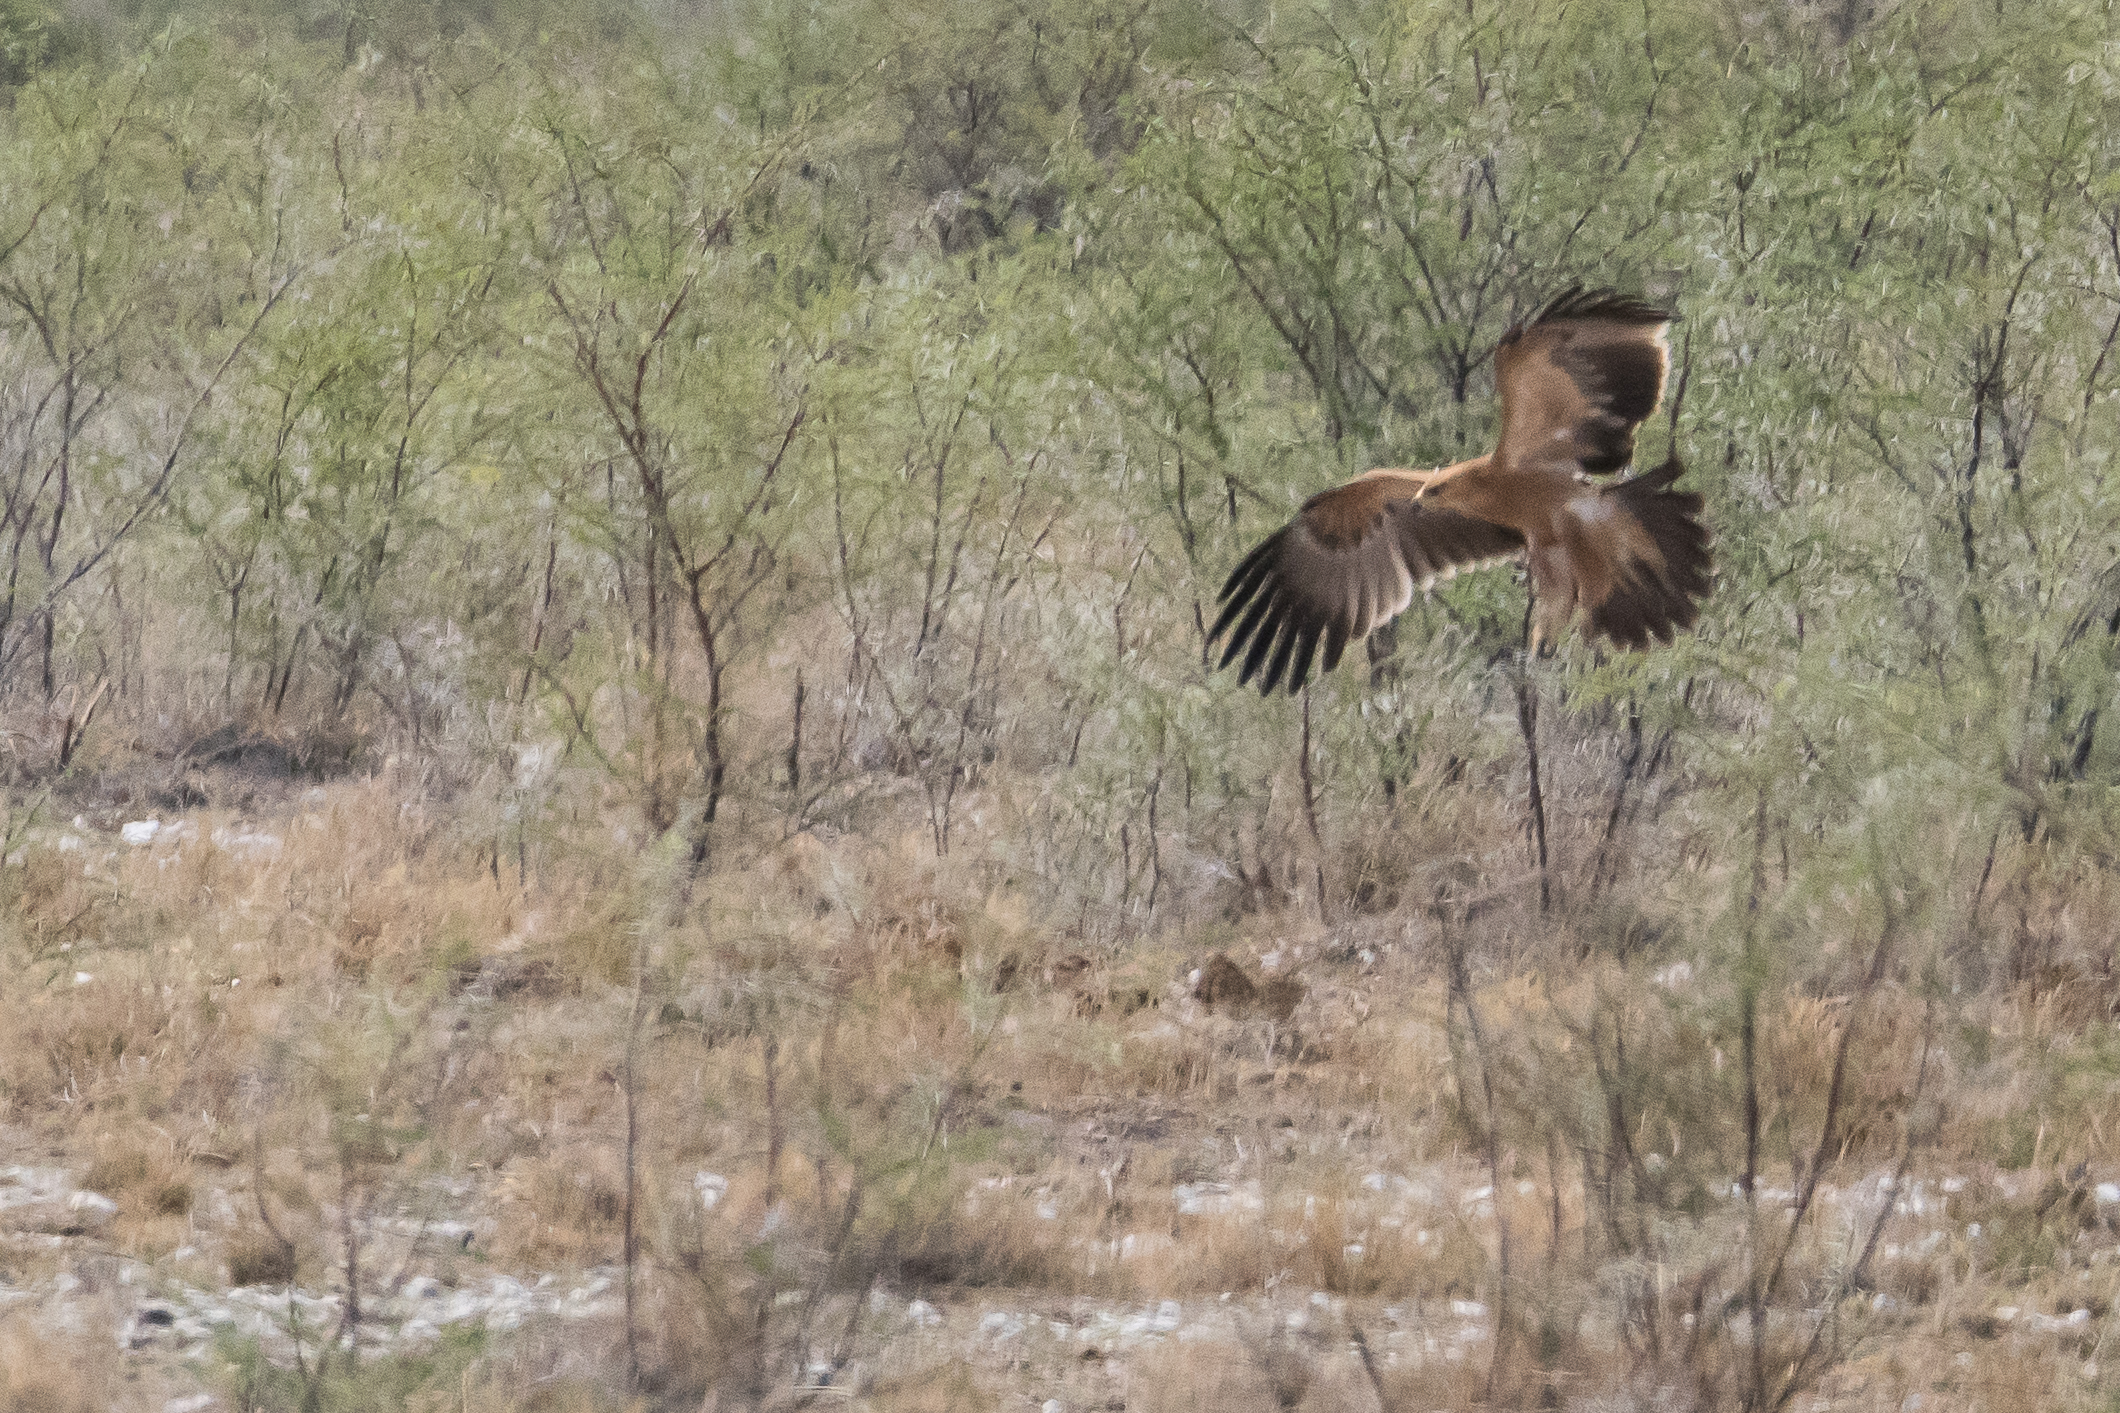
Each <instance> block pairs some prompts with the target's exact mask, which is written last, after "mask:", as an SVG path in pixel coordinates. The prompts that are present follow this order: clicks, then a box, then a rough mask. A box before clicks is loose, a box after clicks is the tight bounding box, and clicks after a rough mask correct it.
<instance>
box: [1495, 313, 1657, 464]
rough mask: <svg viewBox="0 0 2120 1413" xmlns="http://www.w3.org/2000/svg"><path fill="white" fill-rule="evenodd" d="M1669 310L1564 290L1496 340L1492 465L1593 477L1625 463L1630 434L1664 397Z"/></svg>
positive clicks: (1630, 455) (1630, 445)
mask: <svg viewBox="0 0 2120 1413" xmlns="http://www.w3.org/2000/svg"><path fill="white" fill-rule="evenodd" d="M1674 317H1676V316H1674V315H1673V314H1672V313H1671V312H1670V311H1669V310H1665V309H1659V308H1657V307H1656V306H1654V305H1652V304H1647V303H1644V302H1643V301H1641V300H1639V299H1634V298H1631V297H1630V296H1627V295H1620V294H1614V293H1612V292H1611V291H1609V290H1592V291H1589V292H1587V293H1586V292H1584V291H1583V290H1581V289H1572V290H1569V291H1568V292H1567V293H1566V294H1563V295H1562V296H1561V297H1560V298H1558V299H1556V300H1553V301H1552V302H1551V303H1549V304H1547V305H1546V307H1545V308H1543V309H1541V310H1540V311H1539V312H1538V313H1537V314H1535V315H1533V316H1532V318H1531V319H1530V321H1529V322H1527V323H1524V324H1521V325H1518V326H1517V327H1516V328H1513V329H1511V330H1510V331H1509V332H1508V333H1506V334H1504V335H1502V341H1501V343H1500V345H1499V346H1497V347H1496V349H1495V351H1494V366H1495V384H1496V388H1497V390H1498V391H1499V392H1500V394H1501V398H1502V436H1501V443H1500V445H1499V446H1497V447H1496V448H1495V454H1494V456H1495V460H1496V461H1497V462H1500V463H1502V464H1505V465H1508V466H1511V467H1515V468H1517V469H1519V470H1526V471H1528V470H1531V469H1534V468H1545V467H1552V468H1554V469H1556V470H1562V471H1565V472H1566V473H1567V474H1570V475H1573V474H1575V473H1576V472H1578V471H1587V472H1591V473H1593V474H1598V475H1602V474H1605V473H1607V472H1612V471H1617V470H1619V469H1621V468H1622V467H1624V466H1625V465H1626V464H1627V463H1628V462H1629V461H1632V460H1633V459H1634V430H1635V428H1637V427H1639V426H1640V425H1641V424H1642V423H1643V422H1644V421H1646V420H1648V417H1649V415H1650V414H1651V413H1653V412H1655V411H1656V405H1657V403H1658V402H1660V401H1662V399H1663V395H1664V373H1665V371H1666V370H1667V369H1668V368H1669V367H1670V364H1671V350H1670V348H1669V347H1668V346H1667V345H1666V344H1665V342H1664V330H1665V328H1666V327H1667V326H1669V324H1670V323H1671V320H1672V319H1673V318H1674Z"/></svg>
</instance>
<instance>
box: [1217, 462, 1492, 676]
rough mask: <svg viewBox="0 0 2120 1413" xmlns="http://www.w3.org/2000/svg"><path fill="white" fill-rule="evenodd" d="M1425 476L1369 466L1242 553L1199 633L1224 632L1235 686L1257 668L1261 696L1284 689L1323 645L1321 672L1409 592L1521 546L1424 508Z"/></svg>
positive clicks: (1225, 659)
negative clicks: (1237, 664) (1235, 669)
mask: <svg viewBox="0 0 2120 1413" xmlns="http://www.w3.org/2000/svg"><path fill="white" fill-rule="evenodd" d="M1428 479H1429V478H1428V477H1425V476H1421V475H1418V474H1414V473H1409V472H1403V471H1372V472H1370V473H1369V474H1368V475H1366V476H1363V477H1361V478H1359V479H1358V480H1354V481H1349V482H1348V483H1347V484H1346V485H1343V486H1336V487H1334V488H1333V489H1332V490H1329V491H1326V492H1324V493H1323V494H1322V495H1318V496H1313V497H1312V498H1311V500H1310V502H1309V503H1308V504H1306V505H1305V506H1304V507H1303V510H1302V512H1301V513H1300V514H1299V515H1297V516H1296V518H1295V519H1293V520H1291V521H1289V522H1288V523H1287V524H1286V525H1284V526H1282V527H1281V528H1280V529H1279V530H1278V531H1276V532H1275V533H1274V534H1273V535H1272V536H1271V537H1269V538H1268V539H1267V540H1266V541H1265V543H1263V544H1261V545H1260V546H1259V547H1258V548H1257V549H1254V550H1253V551H1252V552H1251V553H1250V554H1248V555H1246V556H1245V557H1244V560H1243V562H1242V563H1241V564H1239V565H1238V566H1237V567H1236V568H1235V569H1234V570H1233V571H1231V573H1230V576H1229V580H1228V582H1227V583H1225V584H1224V585H1223V586H1222V611H1221V613H1220V614H1218V615H1217V616H1216V618H1215V625H1214V628H1213V629H1212V630H1211V631H1210V632H1209V633H1208V635H1207V640H1208V642H1209V643H1210V644H1212V643H1213V642H1214V641H1215V640H1216V639H1218V638H1220V637H1221V636H1222V634H1223V633H1224V632H1225V631H1228V632H1229V642H1228V644H1227V646H1225V647H1224V648H1223V650H1222V660H1221V664H1220V665H1221V666H1223V667H1227V666H1229V664H1230V663H1232V662H1234V661H1236V660H1237V658H1238V657H1239V655H1241V656H1242V657H1243V662H1244V665H1243V668H1242V670H1241V671H1240V672H1239V674H1238V678H1237V680H1238V681H1239V682H1249V681H1250V680H1251V679H1252V678H1253V677H1254V676H1256V677H1257V678H1258V679H1259V691H1260V692H1261V693H1262V694H1264V693H1270V692H1272V691H1273V689H1274V688H1275V687H1276V686H1278V685H1280V684H1281V682H1282V681H1283V680H1286V682H1287V684H1288V690H1289V691H1290V692H1294V691H1296V690H1298V689H1299V688H1301V687H1302V685H1303V684H1304V682H1305V681H1307V680H1308V679H1309V676H1310V664H1311V662H1312V660H1313V658H1315V657H1316V656H1317V652H1318V648H1319V646H1320V644H1321V643H1322V645H1323V647H1324V665H1323V670H1324V671H1326V672H1330V671H1331V670H1332V669H1333V668H1335V667H1337V666H1339V662H1340V654H1341V653H1342V652H1343V651H1344V650H1345V649H1346V647H1347V644H1348V643H1349V642H1351V641H1354V640H1357V639H1360V638H1361V637H1363V636H1364V635H1365V634H1367V633H1368V632H1369V630H1370V629H1372V628H1375V627H1376V626H1377V625H1379V624H1381V623H1385V622H1388V621H1389V620H1390V619H1392V618H1393V617H1395V616H1397V615H1398V614H1399V613H1400V612H1401V611H1402V610H1404V609H1405V607H1406V606H1407V605H1408V604H1410V603H1412V602H1413V595H1414V591H1415V590H1416V589H1425V588H1427V587H1428V586H1429V585H1430V584H1433V583H1434V582H1435V581H1436V580H1438V579H1447V578H1449V577H1450V576H1451V575H1453V574H1455V573H1457V572H1458V571H1459V570H1461V569H1470V568H1474V567H1476V566H1478V565H1482V564H1487V563H1491V562H1493V561H1495V560H1497V559H1507V558H1512V557H1514V556H1515V555H1517V554H1519V553H1520V552H1521V551H1522V550H1523V548H1524V537H1523V536H1522V535H1521V534H1519V533H1518V532H1517V531H1515V530H1512V529H1510V528H1509V527H1508V526H1506V525H1497V524H1493V523H1491V522H1489V521H1486V520H1480V519H1475V518H1474V517H1472V516H1469V515H1463V514H1459V513H1458V512H1456V511H1451V510H1444V509H1441V508H1440V507H1437V506H1435V505H1434V504H1432V503H1426V504H1424V503H1423V502H1422V501H1421V500H1420V499H1419V496H1420V492H1421V490H1422V488H1423V487H1424V486H1425V485H1426V484H1427V482H1428Z"/></svg>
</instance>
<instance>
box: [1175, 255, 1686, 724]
mask: <svg viewBox="0 0 2120 1413" xmlns="http://www.w3.org/2000/svg"><path fill="white" fill-rule="evenodd" d="M1675 317H1676V316H1675V315H1673V314H1671V313H1670V312H1669V311H1667V310H1663V309H1658V308H1656V307H1655V306H1653V305H1650V304H1645V303H1643V302H1642V301H1641V300H1638V299H1634V298H1630V297H1628V296H1626V295H1620V294H1614V293H1612V292H1610V291H1591V292H1587V293H1586V292H1584V291H1582V290H1579V289H1576V290H1570V291H1569V292H1568V293H1566V294H1564V295H1562V296H1561V297H1560V298H1558V299H1556V300H1554V301H1553V302H1551V303H1550V304H1548V305H1546V306H1545V308H1543V309H1541V310H1540V311H1539V312H1538V313H1537V314H1536V315H1535V316H1533V317H1532V318H1531V319H1530V320H1529V321H1528V322H1526V323H1523V324H1519V325H1517V326H1516V327H1515V328H1512V329H1511V330H1510V331H1509V332H1508V333H1506V334H1504V335H1503V336H1502V341H1501V345H1500V346H1499V347H1498V348H1496V349H1495V354H1494V366H1495V382H1496V385H1497V387H1498V390H1499V392H1500V394H1501V401H1502V431H1501V437H1500V438H1499V440H1498V441H1497V443H1496V445H1495V448H1494V450H1493V451H1491V452H1489V453H1487V454H1486V455H1485V456H1480V457H1475V458H1473V459H1472V460H1470V461H1461V462H1459V463H1458V464H1457V465H1455V466H1447V467H1444V468H1443V469H1442V470H1440V471H1397V470H1389V471H1371V472H1368V473H1367V474H1365V475H1362V476H1358V477H1356V478H1355V479H1354V480H1352V481H1349V482H1347V483H1346V484H1345V485H1341V486H1335V487H1334V488H1333V489H1331V490H1329V491H1325V492H1323V493H1322V494H1320V495H1315V496H1312V497H1311V498H1310V500H1309V501H1308V502H1307V503H1306V504H1305V505H1304V506H1303V509H1302V511H1301V512H1300V513H1299V514H1298V515H1297V516H1296V518H1295V519H1293V520H1291V521H1289V522H1288V523H1287V524H1286V525H1284V526H1282V527H1281V528H1280V529H1279V530H1277V531H1275V532H1274V534H1273V535H1272V536H1270V537H1269V538H1268V539H1267V540H1266V541H1265V543H1263V544H1261V545H1259V546H1258V547H1257V548H1256V549H1254V550H1253V551H1252V552H1251V553H1250V554H1248V555H1246V556H1245V557H1244V559H1243V561H1242V562H1241V563H1240V564H1238V565H1237V567H1236V569H1235V570H1234V571H1232V572H1231V574H1230V576H1229V580H1228V582H1227V583H1225V584H1224V585H1223V586H1222V611H1221V613H1220V614H1219V615H1218V616H1217V617H1216V619H1215V625H1214V628H1213V630H1212V631H1211V632H1209V633H1208V635H1207V637H1208V641H1209V642H1210V643H1212V642H1214V641H1215V640H1216V639H1218V638H1220V637H1221V636H1222V634H1223V633H1224V632H1225V631H1226V632H1228V633H1229V642H1228V644H1227V646H1226V647H1225V648H1224V649H1223V652H1222V660H1221V664H1220V665H1221V666H1223V667H1227V666H1229V665H1230V664H1231V663H1232V662H1235V661H1237V660H1238V658H1239V657H1240V656H1241V657H1242V659H1243V666H1242V669H1241V670H1240V672H1239V673H1238V680H1239V681H1240V682H1249V681H1250V680H1251V679H1252V678H1253V677H1257V678H1258V679H1259V690H1260V691H1261V692H1262V693H1265V692H1271V691H1273V689H1274V688H1275V687H1276V686H1278V685H1280V684H1281V683H1282V682H1284V681H1285V682H1286V683H1287V684H1288V690H1289V691H1291V692H1294V691H1296V690H1297V689H1298V688H1300V687H1301V686H1302V685H1303V684H1304V682H1305V681H1307V680H1308V679H1309V676H1310V665H1311V662H1312V660H1313V658H1315V657H1317V655H1318V653H1319V649H1320V648H1321V647H1322V649H1323V662H1324V669H1323V670H1325V671H1327V672H1330V671H1331V670H1332V669H1333V668H1334V667H1337V666H1338V665H1339V661H1340V654H1341V653H1342V652H1343V651H1345V649H1346V647H1347V644H1348V643H1350V642H1353V641H1356V640H1358V639H1360V638H1361V637H1363V636H1364V635H1365V634H1367V633H1368V632H1369V631H1370V630H1371V629H1372V628H1375V627H1377V626H1378V625H1380V624H1383V623H1386V622H1388V621H1390V620H1391V619H1392V618H1394V617H1396V616H1397V615H1398V614H1399V613H1400V612H1401V611H1403V610H1404V609H1405V608H1406V607H1407V605H1409V604H1411V603H1412V602H1413V594H1414V591H1415V590H1416V589H1426V588H1428V587H1429V586H1430V585H1431V584H1433V583H1435V581H1437V580H1438V579H1447V578H1449V577H1450V576H1451V575H1453V574H1456V573H1457V572H1458V571H1459V570H1462V569H1475V568H1479V567H1481V566H1483V565H1487V564H1492V563H1495V562H1497V561H1500V560H1510V559H1516V558H1519V557H1522V558H1524V559H1526V560H1527V561H1528V562H1529V564H1530V568H1531V583H1532V591H1533V593H1534V595H1535V596H1536V607H1535V609H1534V612H1533V615H1532V623H1531V635H1532V642H1533V645H1534V646H1536V647H1539V648H1544V647H1547V646H1550V645H1551V644H1552V643H1553V642H1554V641H1555V640H1556V639H1558V638H1559V636H1560V635H1561V634H1562V633H1564V632H1565V631H1567V628H1568V625H1569V624H1570V623H1571V622H1573V621H1574V619H1575V616H1576V611H1577V610H1578V609H1580V610H1582V612H1583V614H1584V616H1585V617H1586V619H1587V625H1586V630H1585V631H1587V632H1588V633H1589V634H1590V635H1592V636H1593V637H1594V636H1597V635H1600V634H1601V635H1603V636H1604V637H1607V638H1609V639H1611V640H1612V641H1613V642H1615V643H1617V644H1619V645H1620V646H1622V647H1628V648H1640V647H1646V646H1648V644H1649V641H1650V640H1651V639H1652V638H1653V639H1657V640H1660V641H1662V642H1669V641H1671V637H1672V635H1673V634H1674V633H1676V632H1677V631H1678V630H1680V629H1684V628H1691V627H1692V626H1693V624H1694V622H1695V621H1696V620H1697V619H1698V618H1699V616H1700V604H1699V600H1700V599H1701V598H1703V597H1705V596H1706V594H1707V592H1708V587H1709V582H1710V576H1711V574H1712V572H1713V569H1714V560H1713V559H1712V557H1711V556H1710V555H1709V553H1708V540H1709V535H1708V528H1707V526H1705V525H1703V524H1702V523H1701V520H1700V511H1701V498H1700V496H1699V495H1698V494H1697V493H1695V492H1693V491H1675V490H1672V489H1671V483H1672V482H1674V481H1676V480H1677V479H1678V478H1679V476H1680V475H1682V474H1684V471H1685V467H1684V466H1683V465H1681V464H1680V462H1679V460H1678V457H1677V455H1676V454H1675V453H1674V454H1673V455H1672V456H1671V457H1670V458H1669V459H1668V460H1666V461H1665V462H1664V464H1663V465H1662V466H1659V467H1658V468H1657V469H1656V470H1654V471H1651V472H1649V473H1648V474H1646V475H1642V476H1636V477H1634V478H1633V479H1631V480H1627V481H1622V482H1619V483H1617V484H1614V485H1605V486H1599V485H1597V484H1596V483H1594V482H1592V481H1591V480H1590V477H1591V476H1593V475H1605V474H1609V473H1611V472H1614V471H1619V470H1621V469H1623V468H1624V467H1625V466H1626V465H1627V464H1628V463H1629V462H1630V461H1632V460H1633V459H1634V431H1635V428H1637V427H1639V426H1640V425H1641V424H1642V422H1643V421H1645V420H1646V419H1647V418H1648V417H1649V415H1650V414H1651V413H1653V412H1655V411H1656V406H1657V403H1658V402H1659V401H1661V400H1662V398H1663V391H1664V374H1665V371H1666V369H1667V368H1668V367H1669V366H1670V361H1671V356H1670V350H1669V348H1668V347H1666V345H1665V343H1664V330H1665V328H1666V327H1667V326H1668V325H1669V324H1670V323H1671V321H1672V319H1673V318H1675Z"/></svg>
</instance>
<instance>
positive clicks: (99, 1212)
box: [66, 1189, 118, 1226]
mask: <svg viewBox="0 0 2120 1413" xmlns="http://www.w3.org/2000/svg"><path fill="white" fill-rule="evenodd" d="M66 1210H67V1211H69V1212H71V1213H73V1214H74V1215H75V1216H76V1217H78V1218H79V1219H80V1220H81V1221H82V1222H83V1223H84V1224H86V1225H89V1226H101V1225H103V1223H105V1222H107V1221H109V1220H110V1219H111V1218H112V1217H115V1216H117V1215H118V1204H117V1203H115V1202H113V1201H111V1200H110V1199H109V1198H108V1197H105V1196H104V1195H103V1194H102V1193H100V1192H89V1191H87V1190H86V1189H84V1190H82V1191H80V1192H76V1193H75V1194H74V1195H73V1196H71V1197H69V1198H67V1199H66Z"/></svg>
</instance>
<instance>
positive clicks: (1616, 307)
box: [1501, 285, 1678, 344]
mask: <svg viewBox="0 0 2120 1413" xmlns="http://www.w3.org/2000/svg"><path fill="white" fill-rule="evenodd" d="M1561 319H1608V320H1610V321H1612V322H1613V323H1615V324H1675V323H1677V322H1678V315H1677V314H1676V313H1674V312H1673V311H1671V310H1669V309H1665V308H1663V307H1661V306H1659V305H1655V304H1651V303H1649V301H1648V300H1646V299H1643V298H1641V297H1640V296H1638V295H1632V294H1622V293H1621V292H1620V291H1618V290H1616V289H1609V288H1598V289H1585V288H1584V287H1583V286H1581V285H1570V286H1568V288H1566V289H1564V290H1562V291H1561V292H1560V293H1559V294H1557V295H1555V296H1554V297H1553V298H1551V299H1549V300H1547V301H1546V302H1545V303H1544V304H1542V305H1540V306H1539V308H1538V309H1537V310H1536V311H1534V312H1533V313H1532V315H1531V317H1530V318H1528V319H1522V320H1519V321H1518V322H1516V323H1514V324H1512V325H1510V326H1509V331H1508V332H1507V333H1505V334H1503V335H1502V339H1501V341H1502V342H1503V343H1505V344H1506V343H1514V342H1516V340H1518V339H1520V338H1522V337H1523V336H1524V335H1525V334H1526V333H1528V332H1529V331H1531V330H1532V329H1535V328H1537V327H1538V326H1539V325H1541V324H1550V323H1554V322H1556V321H1557V320H1561Z"/></svg>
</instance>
